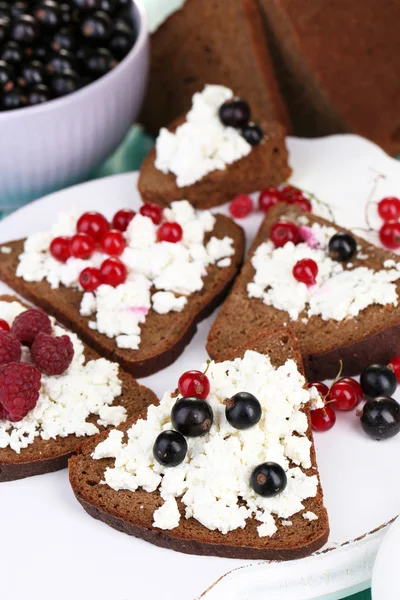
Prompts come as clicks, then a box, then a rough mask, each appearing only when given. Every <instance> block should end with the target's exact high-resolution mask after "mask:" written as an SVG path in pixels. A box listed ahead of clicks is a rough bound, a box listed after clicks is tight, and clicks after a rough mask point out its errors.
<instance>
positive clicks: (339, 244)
mask: <svg viewBox="0 0 400 600" xmlns="http://www.w3.org/2000/svg"><path fill="white" fill-rule="evenodd" d="M356 252H357V242H356V240H355V239H354V238H353V236H352V235H350V234H349V233H342V232H340V233H335V235H333V236H332V237H331V239H330V240H329V256H330V257H331V258H332V259H333V260H337V261H339V262H346V261H348V260H350V259H351V258H352V257H353V256H354V255H355V253H356Z"/></svg>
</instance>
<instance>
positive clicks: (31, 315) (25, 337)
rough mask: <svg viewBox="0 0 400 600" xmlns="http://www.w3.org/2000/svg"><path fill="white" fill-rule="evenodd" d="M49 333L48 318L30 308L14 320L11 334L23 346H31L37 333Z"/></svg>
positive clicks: (36, 309) (49, 324)
mask: <svg viewBox="0 0 400 600" xmlns="http://www.w3.org/2000/svg"><path fill="white" fill-rule="evenodd" d="M40 332H43V333H51V322H50V319H49V317H48V316H47V315H46V313H44V312H43V311H42V310H39V309H38V308H30V309H28V310H26V311H25V312H23V313H21V314H20V315H18V317H16V318H15V319H14V323H13V324H12V325H11V333H12V334H13V336H15V337H16V338H17V339H18V340H19V341H20V342H21V344H23V345H24V346H32V344H33V342H34V339H35V337H36V336H37V334H38V333H40Z"/></svg>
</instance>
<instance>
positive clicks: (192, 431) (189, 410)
mask: <svg viewBox="0 0 400 600" xmlns="http://www.w3.org/2000/svg"><path fill="white" fill-rule="evenodd" d="M213 420H214V415H213V411H212V408H211V406H210V405H209V404H208V403H207V402H205V401H204V400H199V399H198V398H195V397H194V396H187V397H186V398H181V399H180V400H178V401H177V402H176V403H175V404H174V406H173V408H172V411H171V421H172V425H173V426H174V428H175V429H176V430H177V431H179V432H180V433H182V435H185V436H187V437H199V436H201V435H204V434H205V433H207V432H208V431H210V428H211V425H212V424H213Z"/></svg>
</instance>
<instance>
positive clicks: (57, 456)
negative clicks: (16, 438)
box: [0, 295, 157, 482]
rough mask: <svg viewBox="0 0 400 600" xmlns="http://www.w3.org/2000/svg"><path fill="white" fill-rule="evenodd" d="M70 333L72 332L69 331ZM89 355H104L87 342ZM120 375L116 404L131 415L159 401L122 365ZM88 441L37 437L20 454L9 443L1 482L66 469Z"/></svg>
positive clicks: (1, 458) (2, 453)
mask: <svg viewBox="0 0 400 600" xmlns="http://www.w3.org/2000/svg"><path fill="white" fill-rule="evenodd" d="M0 300H1V301H4V302H14V301H16V302H20V303H21V304H24V302H23V301H21V300H20V299H19V298H16V297H15V296H9V295H2V296H0ZM0 316H1V315H0ZM66 333H67V334H68V331H66ZM85 358H86V361H89V360H95V359H97V358H100V356H99V355H98V354H97V353H96V352H95V351H94V350H92V349H91V348H88V347H87V346H85ZM119 377H120V379H121V381H122V394H121V396H119V397H118V398H116V399H115V400H114V403H113V404H114V405H115V406H117V405H118V406H123V407H124V408H126V411H127V418H128V419H129V418H131V417H132V415H136V414H137V412H138V411H139V410H142V409H143V408H144V407H145V406H148V405H149V404H154V403H155V402H157V397H156V395H155V394H154V393H153V392H152V391H151V390H150V389H149V388H147V387H144V386H143V385H139V384H138V382H137V381H135V379H133V377H132V376H131V375H129V374H128V373H125V372H124V371H123V370H122V369H119ZM97 419H98V416H92V417H89V419H88V422H90V423H96V421H97ZM97 426H98V428H99V429H100V431H102V430H104V429H105V428H104V427H102V426H100V425H98V424H97ZM87 441H88V438H87V437H85V436H83V437H77V436H75V435H69V436H67V437H64V438H62V437H57V438H56V439H50V440H43V439H42V438H40V437H37V438H35V440H34V442H33V443H32V444H30V445H29V446H28V447H27V448H23V449H22V450H21V452H20V453H19V454H17V453H16V452H15V451H14V450H12V449H11V448H9V447H8V448H0V482H2V481H13V480H15V479H23V478H25V477H30V476H32V475H42V474H43V473H51V472H53V471H59V470H60V469H65V467H66V466H67V464H68V459H69V458H70V456H71V455H72V454H74V453H75V452H78V451H79V450H80V449H81V448H82V446H83V445H84V444H85V443H87Z"/></svg>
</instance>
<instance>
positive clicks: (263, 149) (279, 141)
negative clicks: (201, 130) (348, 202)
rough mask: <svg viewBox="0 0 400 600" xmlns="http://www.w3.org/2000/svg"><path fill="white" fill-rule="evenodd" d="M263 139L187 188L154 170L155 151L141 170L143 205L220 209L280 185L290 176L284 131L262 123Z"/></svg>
mask: <svg viewBox="0 0 400 600" xmlns="http://www.w3.org/2000/svg"><path fill="white" fill-rule="evenodd" d="M184 121H185V115H183V116H181V117H179V118H178V119H176V120H175V121H174V122H173V123H171V125H170V126H169V129H171V131H175V129H176V128H177V127H178V126H179V125H181V124H182V123H184ZM261 127H262V129H263V132H264V136H265V137H264V140H263V142H262V143H261V144H259V145H258V146H255V147H254V148H253V149H252V150H251V152H250V154H248V155H247V156H244V157H243V158H241V159H240V160H238V161H236V162H234V163H232V164H231V165H227V167H226V169H224V170H223V171H212V172H211V173H209V174H208V175H206V176H205V177H203V178H202V179H201V180H200V181H197V182H196V183H194V184H193V185H190V186H186V187H178V186H177V185H176V177H175V175H174V174H172V173H167V174H165V173H162V172H161V171H159V170H158V169H156V167H155V164H154V163H155V158H156V151H155V148H153V149H152V150H151V151H150V152H149V154H148V155H147V156H146V158H145V159H144V161H143V164H142V167H141V169H140V175H139V181H138V189H139V192H140V194H141V196H142V199H143V201H144V202H155V203H156V204H160V205H162V206H168V205H169V204H171V202H173V201H175V200H182V199H185V200H189V202H190V203H191V204H192V205H193V206H194V207H195V208H200V209H205V208H211V207H212V206H219V205H220V204H224V203H225V202H229V201H230V200H232V199H233V198H234V197H235V196H237V195H238V194H250V193H252V192H255V191H257V190H262V189H264V188H266V187H269V186H275V185H279V184H280V183H282V182H283V181H285V180H286V179H288V177H289V176H290V174H291V172H292V171H291V169H290V167H289V165H288V152H287V149H286V146H285V136H284V130H283V128H282V126H281V125H279V124H278V123H267V122H262V123H261Z"/></svg>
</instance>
